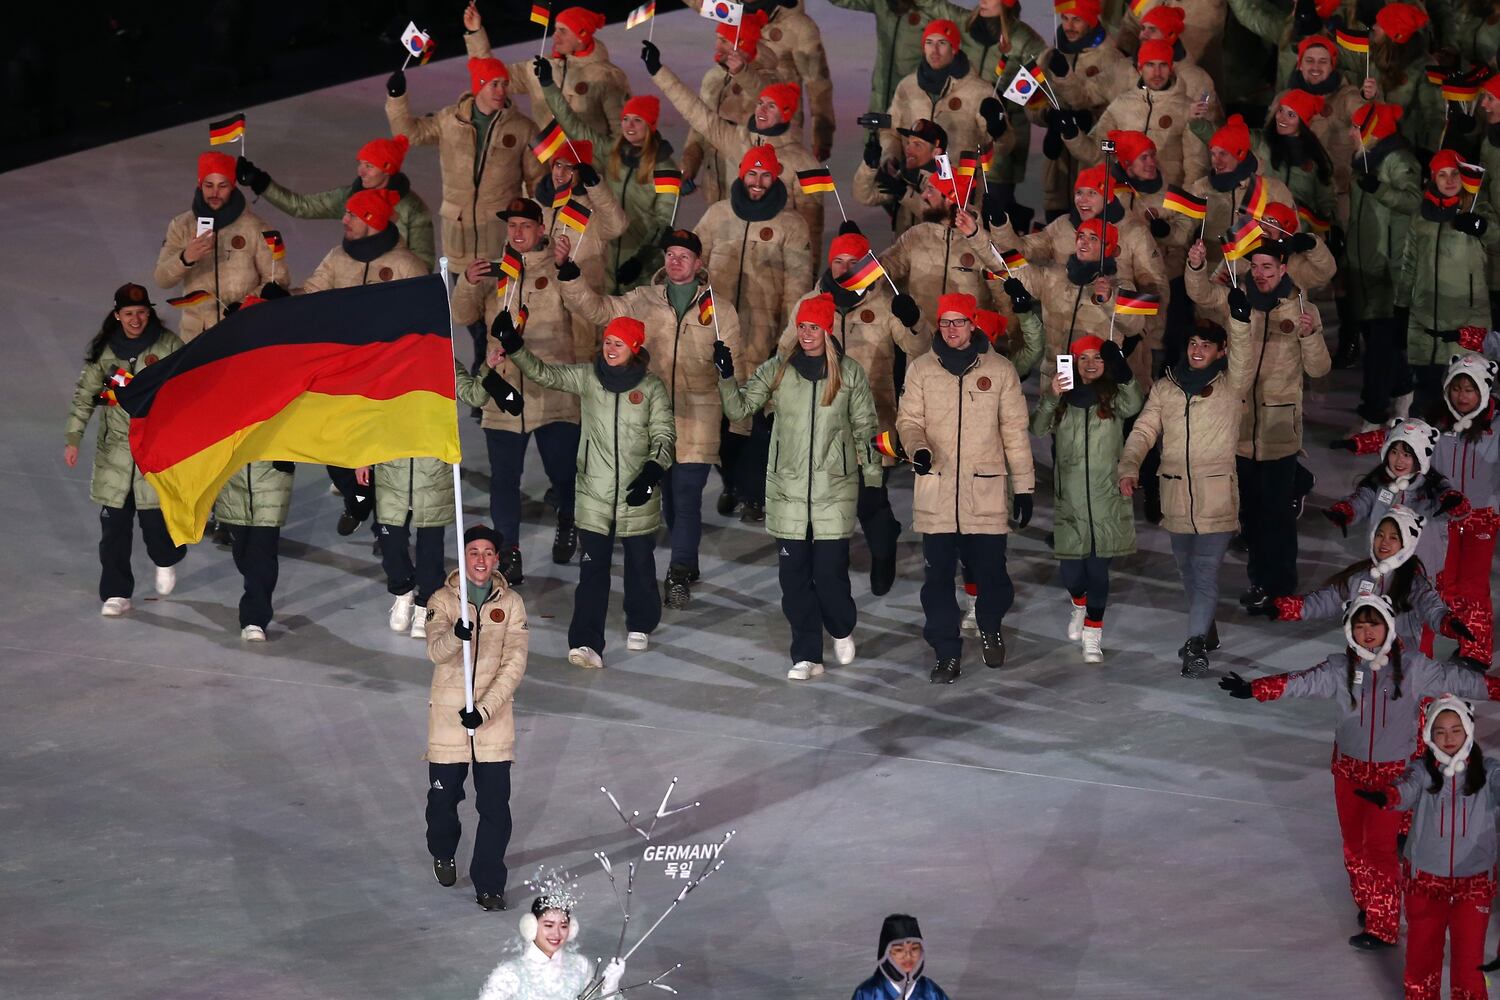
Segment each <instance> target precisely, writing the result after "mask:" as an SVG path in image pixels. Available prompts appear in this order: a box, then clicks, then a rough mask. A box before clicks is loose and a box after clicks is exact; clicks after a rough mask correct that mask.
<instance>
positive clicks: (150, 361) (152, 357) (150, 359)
mask: <svg viewBox="0 0 1500 1000" xmlns="http://www.w3.org/2000/svg"><path fill="white" fill-rule="evenodd" d="M144 363H145V364H148V365H154V364H156V355H154V354H148V355H146V360H145V362H144Z"/></svg>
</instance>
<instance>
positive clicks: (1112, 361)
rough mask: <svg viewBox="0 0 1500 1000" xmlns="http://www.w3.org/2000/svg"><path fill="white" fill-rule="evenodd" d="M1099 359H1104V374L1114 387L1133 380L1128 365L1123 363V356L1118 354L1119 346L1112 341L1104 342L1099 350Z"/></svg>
mask: <svg viewBox="0 0 1500 1000" xmlns="http://www.w3.org/2000/svg"><path fill="white" fill-rule="evenodd" d="M1099 357H1101V358H1103V359H1104V374H1106V375H1108V376H1109V377H1110V381H1112V382H1114V384H1115V385H1124V384H1125V383H1126V382H1129V381H1130V380H1131V379H1133V378H1135V375H1134V374H1133V373H1132V372H1131V370H1130V365H1129V364H1127V363H1126V361H1125V355H1124V354H1122V353H1121V352H1120V345H1119V344H1116V343H1115V342H1114V341H1112V340H1106V341H1105V342H1104V346H1103V347H1101V348H1099Z"/></svg>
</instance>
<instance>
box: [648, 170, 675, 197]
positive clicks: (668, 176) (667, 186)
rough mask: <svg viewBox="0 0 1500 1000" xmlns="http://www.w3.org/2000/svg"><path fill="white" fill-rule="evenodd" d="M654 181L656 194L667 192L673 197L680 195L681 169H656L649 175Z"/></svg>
mask: <svg viewBox="0 0 1500 1000" xmlns="http://www.w3.org/2000/svg"><path fill="white" fill-rule="evenodd" d="M651 179H652V180H653V181H654V182H655V183H656V193H657V194H669V195H671V196H672V197H674V198H681V197H682V171H681V170H658V171H656V172H655V173H653V174H652V175H651Z"/></svg>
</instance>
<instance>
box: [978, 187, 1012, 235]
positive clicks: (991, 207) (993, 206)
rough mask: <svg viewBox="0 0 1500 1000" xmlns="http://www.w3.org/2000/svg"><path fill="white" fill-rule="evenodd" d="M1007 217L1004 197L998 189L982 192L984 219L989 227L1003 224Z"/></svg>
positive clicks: (996, 227) (995, 227) (992, 227)
mask: <svg viewBox="0 0 1500 1000" xmlns="http://www.w3.org/2000/svg"><path fill="white" fill-rule="evenodd" d="M1007 218H1008V216H1007V215H1006V212H1005V197H1004V196H1003V195H1002V194H1001V193H1000V192H999V191H986V192H985V193H984V221H985V222H986V223H987V224H988V225H989V227H990V228H991V229H998V228H999V227H1001V226H1003V225H1005V220H1006V219H1007Z"/></svg>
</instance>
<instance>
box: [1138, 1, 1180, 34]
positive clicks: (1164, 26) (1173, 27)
mask: <svg viewBox="0 0 1500 1000" xmlns="http://www.w3.org/2000/svg"><path fill="white" fill-rule="evenodd" d="M1141 24H1143V25H1144V24H1149V25H1151V26H1152V27H1153V28H1155V29H1156V30H1157V31H1160V32H1161V33H1162V34H1163V35H1166V36H1167V41H1168V42H1175V41H1177V39H1178V38H1180V37H1181V36H1182V29H1183V28H1184V27H1186V25H1187V15H1186V14H1184V13H1183V12H1182V8H1181V7H1168V6H1166V5H1163V6H1160V7H1153V8H1151V9H1150V10H1148V11H1147V12H1146V15H1145V16H1144V17H1142V18H1141Z"/></svg>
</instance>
